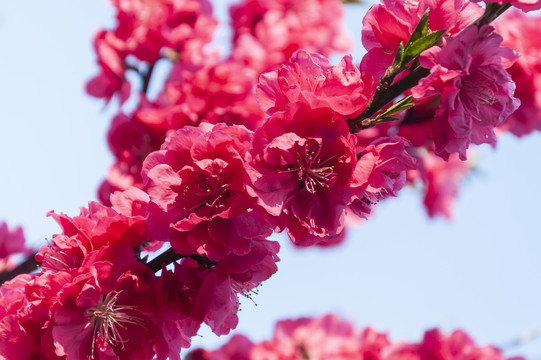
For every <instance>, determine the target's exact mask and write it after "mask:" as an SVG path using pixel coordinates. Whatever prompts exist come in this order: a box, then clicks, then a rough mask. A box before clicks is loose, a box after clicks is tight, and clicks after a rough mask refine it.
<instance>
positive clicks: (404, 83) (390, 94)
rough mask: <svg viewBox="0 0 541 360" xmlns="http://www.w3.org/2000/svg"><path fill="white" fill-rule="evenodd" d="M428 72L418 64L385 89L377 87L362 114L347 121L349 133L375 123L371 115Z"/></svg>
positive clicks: (428, 72) (412, 85)
mask: <svg viewBox="0 0 541 360" xmlns="http://www.w3.org/2000/svg"><path fill="white" fill-rule="evenodd" d="M428 74H430V70H428V69H425V68H424V67H421V66H418V67H417V68H415V69H414V70H413V71H411V72H410V73H409V74H408V75H406V76H405V77H404V78H402V79H401V80H399V81H397V82H396V83H395V84H394V85H391V86H389V87H388V88H386V89H385V88H378V90H376V93H375V94H374V96H373V97H372V99H371V100H370V102H369V103H368V105H367V106H366V109H364V111H363V112H362V114H361V115H359V116H357V117H356V118H353V119H349V120H348V121H347V123H348V125H349V131H350V133H352V134H353V133H356V132H359V131H361V130H362V129H367V128H369V127H372V126H374V125H376V122H374V121H373V120H372V119H370V118H371V117H372V116H373V115H375V114H376V113H377V112H378V111H379V110H381V109H382V108H383V107H384V106H385V105H387V104H388V103H390V102H391V101H393V100H394V99H395V98H396V97H397V96H399V95H400V94H402V93H404V92H405V91H407V90H409V89H411V88H412V87H414V86H415V85H417V84H418V83H419V80H421V79H422V78H424V77H426V76H428Z"/></svg>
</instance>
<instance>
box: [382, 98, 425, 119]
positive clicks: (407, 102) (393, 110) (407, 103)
mask: <svg viewBox="0 0 541 360" xmlns="http://www.w3.org/2000/svg"><path fill="white" fill-rule="evenodd" d="M412 99H413V96H411V95H410V96H406V97H405V98H403V99H400V100H399V101H398V102H396V103H395V104H393V105H391V106H390V107H389V108H387V109H386V110H385V111H384V112H382V113H381V114H379V115H378V116H377V119H378V120H380V119H384V118H390V115H394V114H398V113H399V112H402V111H404V110H407V109H409V108H412V107H414V106H415V105H417V104H418V102H411V100H412ZM384 121H392V120H384Z"/></svg>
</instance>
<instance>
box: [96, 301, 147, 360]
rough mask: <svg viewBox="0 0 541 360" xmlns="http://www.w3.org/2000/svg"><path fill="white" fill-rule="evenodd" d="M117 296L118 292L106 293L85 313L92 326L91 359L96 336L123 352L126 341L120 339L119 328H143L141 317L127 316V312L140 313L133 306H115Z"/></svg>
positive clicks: (143, 322)
mask: <svg viewBox="0 0 541 360" xmlns="http://www.w3.org/2000/svg"><path fill="white" fill-rule="evenodd" d="M119 294H120V292H119V291H112V292H110V293H108V294H107V295H106V296H105V297H104V298H103V299H102V301H100V303H99V304H98V305H96V306H95V307H93V308H91V309H88V310H87V311H86V316H88V317H90V320H91V322H92V324H93V326H94V329H93V332H92V351H91V359H94V358H95V357H94V352H95V349H96V339H97V337H98V335H99V336H100V338H102V339H103V340H105V341H107V342H108V343H109V344H110V345H111V346H113V347H117V346H120V347H121V348H122V350H124V344H125V343H126V342H127V340H124V339H122V335H121V334H120V329H119V328H121V329H123V330H126V329H127V328H128V327H127V325H138V326H141V327H145V320H144V319H143V318H142V317H141V318H140V317H136V316H131V315H128V314H127V311H131V312H134V311H135V312H140V311H139V310H138V309H137V308H136V307H135V306H132V305H116V302H117V300H118V295H119Z"/></svg>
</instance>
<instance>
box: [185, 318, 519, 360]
mask: <svg viewBox="0 0 541 360" xmlns="http://www.w3.org/2000/svg"><path fill="white" fill-rule="evenodd" d="M187 359H188V360H232V359H242V360H298V359H310V360H366V359H373V360H451V359H471V360H504V359H506V357H505V356H504V355H503V354H502V352H501V351H500V350H499V349H497V348H495V347H494V346H491V345H485V346H478V345H476V344H475V342H474V341H473V340H472V339H471V338H470V337H469V336H468V335H467V334H466V333H465V332H464V331H462V330H455V331H454V332H452V333H451V334H444V333H442V332H440V331H439V330H437V329H434V330H429V331H427V332H425V334H424V337H423V339H422V340H421V341H419V342H412V343H409V342H391V341H389V339H388V337H387V335H386V334H385V333H380V332H377V331H375V330H374V329H372V328H370V327H368V328H365V329H361V330H359V331H358V330H356V329H354V328H353V326H352V325H351V324H350V323H349V322H347V321H345V320H342V319H339V318H338V317H336V316H335V315H324V316H319V317H315V318H300V319H295V320H282V321H279V322H278V323H277V324H276V326H275V331H274V336H273V338H272V339H270V340H265V341H262V342H260V343H256V344H252V343H251V341H250V340H249V339H247V338H245V337H244V336H240V335H235V336H234V337H233V338H231V341H230V342H229V343H227V344H226V345H224V346H222V347H221V348H220V349H218V350H215V351H208V350H203V349H197V350H196V351H195V352H192V353H190V354H188V357H187ZM510 359H515V360H519V359H520V360H523V359H522V358H510Z"/></svg>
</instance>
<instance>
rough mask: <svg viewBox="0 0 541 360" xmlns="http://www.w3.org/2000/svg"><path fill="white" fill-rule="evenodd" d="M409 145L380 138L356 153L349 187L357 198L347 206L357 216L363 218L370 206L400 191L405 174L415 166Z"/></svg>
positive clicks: (399, 138) (397, 140) (393, 138)
mask: <svg viewBox="0 0 541 360" xmlns="http://www.w3.org/2000/svg"><path fill="white" fill-rule="evenodd" d="M409 145H410V143H409V142H408V141H407V140H405V139H404V138H401V137H399V136H394V137H381V138H379V139H377V140H375V141H373V142H372V143H371V144H370V145H368V146H367V147H366V148H365V149H364V150H363V151H362V152H361V153H360V157H359V161H358V162H357V166H356V169H355V176H354V178H353V181H352V185H351V187H352V189H354V190H353V191H354V192H355V194H357V196H356V198H355V199H354V201H353V202H352V203H351V205H350V209H351V210H353V212H354V213H355V214H356V215H357V216H359V217H362V218H367V215H368V214H370V212H371V208H372V206H373V205H375V204H376V203H377V202H378V201H380V200H382V199H385V198H386V197H388V196H396V193H397V192H398V191H399V190H400V189H402V187H403V186H404V184H405V182H406V171H407V170H413V169H415V168H416V167H417V163H416V160H415V158H414V157H412V156H411V155H410V154H409V153H408V152H407V149H408V147H409Z"/></svg>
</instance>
